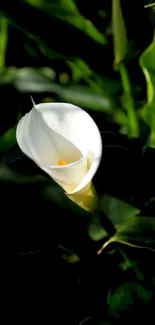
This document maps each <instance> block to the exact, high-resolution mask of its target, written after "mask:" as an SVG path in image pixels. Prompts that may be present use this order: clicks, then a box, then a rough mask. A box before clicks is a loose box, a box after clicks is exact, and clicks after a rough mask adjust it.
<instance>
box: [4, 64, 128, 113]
mask: <svg viewBox="0 0 155 325" xmlns="http://www.w3.org/2000/svg"><path fill="white" fill-rule="evenodd" d="M7 75H8V77H7ZM7 75H6V77H5V79H6V80H8V82H10V80H11V82H12V84H13V85H14V87H15V88H16V89H18V90H19V91H20V92H24V93H29V94H30V93H35V92H49V93H51V94H52V93H53V94H55V95H57V97H58V98H59V99H60V100H63V101H66V102H70V103H72V104H75V105H79V106H81V107H83V108H87V109H92V110H95V111H100V112H105V113H106V114H109V115H110V114H111V115H113V116H114V117H116V118H117V119H118V118H119V116H120V118H121V117H122V118H124V119H125V116H124V115H123V112H121V111H120V110H119V109H117V107H115V103H114V102H113V100H112V99H111V97H110V96H109V95H106V94H105V96H102V95H100V94H98V93H95V92H93V91H92V90H91V89H89V87H87V86H78V85H77V86H67V87H65V86H61V85H59V84H57V83H56V82H54V81H53V78H54V71H53V70H51V69H49V68H42V69H34V68H21V69H17V70H14V72H13V74H10V73H9V69H8V70H7ZM9 78H10V79H9ZM117 112H118V114H117ZM114 113H115V114H114ZM119 113H120V115H119Z"/></svg>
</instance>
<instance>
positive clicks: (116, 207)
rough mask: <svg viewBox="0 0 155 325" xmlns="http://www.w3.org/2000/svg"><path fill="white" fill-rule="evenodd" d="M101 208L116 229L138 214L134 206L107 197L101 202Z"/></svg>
mask: <svg viewBox="0 0 155 325" xmlns="http://www.w3.org/2000/svg"><path fill="white" fill-rule="evenodd" d="M101 208H102V210H103V211H104V213H105V214H106V215H107V216H108V218H109V219H110V221H111V222H112V223H113V224H114V226H115V227H116V229H119V227H120V226H121V225H122V224H123V223H124V222H127V221H128V220H130V218H131V217H133V215H134V216H135V215H136V214H138V213H139V212H140V210H139V209H137V208H135V207H134V206H132V205H130V204H128V203H126V202H124V201H122V200H120V199H118V198H116V197H112V196H109V195H105V196H104V197H103V199H102V200H101Z"/></svg>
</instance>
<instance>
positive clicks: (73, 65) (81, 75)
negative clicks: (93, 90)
mask: <svg viewBox="0 0 155 325" xmlns="http://www.w3.org/2000/svg"><path fill="white" fill-rule="evenodd" d="M67 64H68V66H69V67H70V69H71V70H72V77H73V80H74V81H75V82H79V81H80V80H82V79H83V80H85V79H87V78H88V77H90V76H92V74H93V72H92V70H91V69H90V67H89V66H88V65H87V64H86V62H84V61H83V60H80V59H79V58H75V59H74V60H72V61H71V60H69V61H67Z"/></svg>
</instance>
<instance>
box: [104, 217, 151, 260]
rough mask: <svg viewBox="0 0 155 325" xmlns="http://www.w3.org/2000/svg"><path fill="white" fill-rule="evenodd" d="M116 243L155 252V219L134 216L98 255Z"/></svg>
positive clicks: (105, 244)
mask: <svg viewBox="0 0 155 325" xmlns="http://www.w3.org/2000/svg"><path fill="white" fill-rule="evenodd" d="M114 242H117V243H121V244H125V245H128V246H131V247H135V248H144V249H149V250H152V251H155V217H142V216H133V218H131V219H130V220H128V222H126V223H125V224H122V226H121V227H120V228H119V229H118V230H117V232H116V233H115V234H114V236H112V237H111V238H110V239H109V240H108V241H107V242H106V243H104V245H103V246H102V248H101V250H100V251H99V252H98V254H100V253H101V252H102V251H103V249H105V248H106V247H107V246H108V245H109V244H110V243H114Z"/></svg>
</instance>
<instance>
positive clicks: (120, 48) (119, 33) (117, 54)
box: [112, 0, 127, 68]
mask: <svg viewBox="0 0 155 325" xmlns="http://www.w3.org/2000/svg"><path fill="white" fill-rule="evenodd" d="M112 27H113V40H114V65H115V67H116V68H117V66H118V65H119V64H120V63H121V62H122V61H123V60H124V58H125V55H126V52H127V36H126V28H125V22H124V18H123V14H122V10H121V4H120V0H113V1H112Z"/></svg>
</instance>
